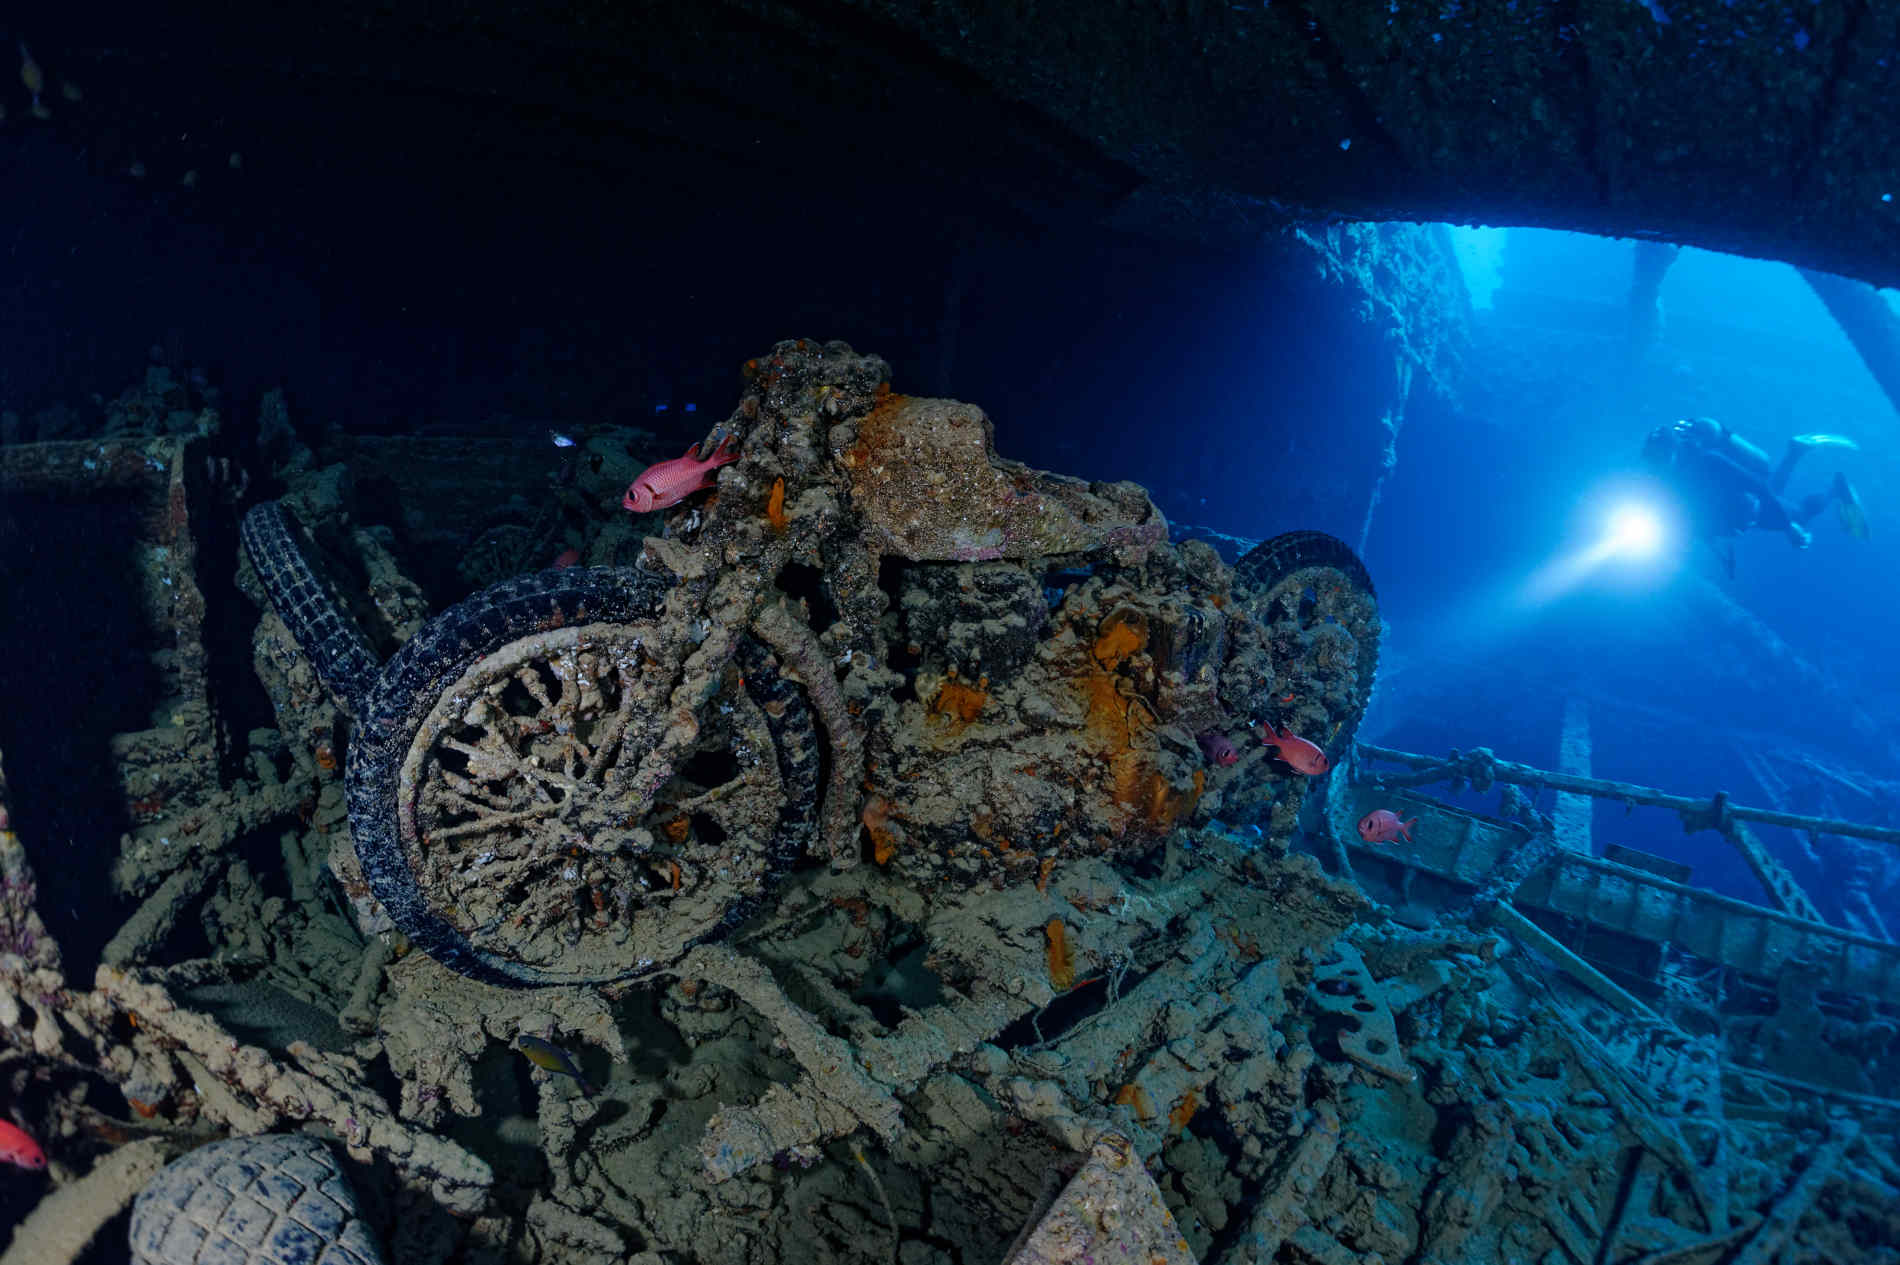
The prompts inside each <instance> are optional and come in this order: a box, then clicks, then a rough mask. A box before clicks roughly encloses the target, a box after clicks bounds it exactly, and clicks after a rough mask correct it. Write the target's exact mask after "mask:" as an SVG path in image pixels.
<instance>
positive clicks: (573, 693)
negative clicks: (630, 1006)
mask: <svg viewBox="0 0 1900 1265" xmlns="http://www.w3.org/2000/svg"><path fill="white" fill-rule="evenodd" d="M642 633H646V635H649V636H650V635H651V634H650V633H647V632H646V630H644V629H635V628H626V627H620V626H594V627H591V628H589V629H587V630H586V634H585V637H583V636H582V634H581V630H578V629H572V628H570V629H561V630H556V631H553V632H547V633H542V634H537V635H534V636H529V637H524V638H522V639H521V640H520V641H518V642H515V643H511V644H510V645H508V646H505V647H503V648H502V649H501V650H500V651H497V652H495V653H493V654H491V655H490V656H489V657H488V658H487V659H486V660H484V661H481V662H478V663H477V664H476V665H475V666H474V667H472V668H470V669H469V670H468V674H467V675H465V677H464V678H463V680H462V681H461V682H460V683H459V684H458V685H457V686H456V687H454V688H452V689H450V690H448V691H446V692H445V693H444V694H443V696H442V698H441V701H440V702H438V704H437V707H436V709H435V711H434V712H433V713H432V714H431V716H430V718H429V720H428V721H426V722H425V724H424V727H423V729H422V730H421V731H420V732H419V733H418V735H417V739H416V745H415V746H414V747H412V749H411V750H412V756H411V758H410V760H409V761H408V762H406V763H405V765H404V770H405V772H404V776H405V778H407V779H409V782H408V790H407V792H406V793H405V796H404V799H405V802H407V803H409V804H411V805H412V806H413V807H412V810H411V816H410V818H409V819H408V821H407V823H406V825H405V839H406V840H407V842H406V845H405V846H407V847H408V848H409V849H410V853H411V862H410V863H411V866H412V868H413V870H414V871H415V873H416V874H417V876H418V879H419V881H420V883H421V886H422V887H423V889H424V890H425V892H426V893H427V894H428V899H429V903H430V907H431V909H432V910H433V911H434V912H435V913H436V914H437V915H438V916H439V917H441V918H443V919H444V920H446V921H447V922H449V923H450V924H451V925H452V926H454V927H456V928H457V929H458V930H459V931H460V932H461V933H462V934H463V935H465V936H466V937H468V939H469V942H470V943H471V944H472V945H473V946H474V948H475V949H476V950H477V951H478V952H480V953H484V954H488V955H490V956H492V957H495V958H500V959H506V960H508V961H510V962H512V963H517V964H519V965H520V966H522V967H527V968H532V969H534V970H537V971H546V972H562V973H569V974H573V975H578V976H591V977H596V978H614V977H616V976H621V975H625V974H626V973H627V971H628V969H629V966H630V965H633V964H637V963H638V962H639V961H641V960H642V959H640V958H638V957H635V958H633V959H631V961H630V958H629V949H628V945H629V944H637V945H638V946H639V948H638V949H637V950H636V952H637V953H639V954H646V953H647V952H648V948H649V946H652V948H653V950H654V951H655V954H656V955H657V953H658V952H661V951H665V952H672V953H677V952H682V951H684V949H685V947H687V946H688V945H690V944H692V943H694V942H696V941H697V940H699V939H701V938H703V937H704V936H705V934H706V933H707V931H708V930H710V929H711V928H712V927H713V926H715V925H717V924H718V923H719V922H720V921H721V920H722V919H723V918H724V917H725V916H726V911H727V910H728V909H729V908H730V907H731V905H732V904H733V903H734V902H736V901H738V900H740V899H741V898H743V897H746V896H748V895H752V894H756V892H758V891H759V890H761V888H762V886H763V884H764V882H765V881H766V879H767V877H768V876H769V874H770V873H771V872H772V867H773V866H774V865H782V864H783V860H782V859H778V860H775V857H777V856H779V855H780V854H775V853H774V852H773V851H772V844H773V840H774V832H775V831H776V829H777V827H778V822H779V818H780V814H781V812H782V808H783V804H784V802H785V795H786V788H785V786H784V785H783V783H782V781H781V779H780V774H779V757H778V754H777V752H778V748H777V745H776V743H775V740H774V737H773V734H774V731H773V729H772V728H771V725H770V724H768V722H767V717H766V715H765V713H764V711H763V710H762V709H761V708H760V707H759V705H758V704H757V703H756V702H754V700H753V699H752V698H751V697H750V696H749V695H748V694H747V693H746V691H745V688H744V686H743V684H742V679H741V676H740V674H739V672H738V671H736V670H732V669H728V670H727V671H725V672H724V673H723V674H722V676H721V677H720V678H719V679H720V682H721V685H720V688H719V689H718V690H717V691H716V692H714V693H713V695H712V696H711V697H710V698H708V699H707V700H706V701H705V702H704V703H703V704H701V705H700V706H699V707H698V708H697V709H696V711H695V712H694V713H693V714H692V715H691V716H690V717H686V716H683V715H682V714H676V713H671V712H669V710H668V707H669V705H670V704H671V701H672V697H673V691H672V689H671V688H670V683H669V682H667V681H665V680H662V679H660V676H661V673H660V667H659V665H658V664H656V663H655V662H654V661H653V660H652V658H651V657H650V656H648V655H646V654H645V653H644V650H643V647H642V638H641V634H642ZM564 638H565V640H564ZM747 671H748V672H751V671H752V669H751V668H748V669H747ZM772 671H773V670H772V669H771V668H770V667H769V666H767V667H765V668H763V669H761V672H762V677H761V679H762V680H764V681H773V680H775V678H774V677H773V676H772V675H770V674H771V673H772ZM778 688H779V690H780V692H781V694H782V693H783V686H782V685H780V686H778ZM777 705H778V706H780V707H781V708H782V706H783V703H782V702H781V703H779V704H777ZM688 722H690V723H688ZM663 735H664V739H663ZM663 742H664V745H665V747H666V748H667V749H666V750H665V751H664V752H662V751H660V750H658V748H659V747H661V746H662V744H663ZM642 767H644V768H646V769H647V770H649V772H652V771H653V770H655V769H662V770H664V776H663V777H660V778H659V779H658V781H657V784H656V785H653V786H651V787H648V788H640V787H636V786H634V785H633V784H632V782H631V779H623V776H622V772H623V770H631V769H634V768H642ZM715 875H716V876H717V877H716V879H715V878H714V877H713V876H715Z"/></svg>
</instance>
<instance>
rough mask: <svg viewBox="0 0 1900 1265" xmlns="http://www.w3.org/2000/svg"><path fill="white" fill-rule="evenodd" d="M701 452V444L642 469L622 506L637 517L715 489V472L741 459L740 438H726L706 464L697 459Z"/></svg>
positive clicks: (630, 485) (622, 498) (714, 450)
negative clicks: (696, 455)
mask: <svg viewBox="0 0 1900 1265" xmlns="http://www.w3.org/2000/svg"><path fill="white" fill-rule="evenodd" d="M698 450H699V445H698V444H694V445H693V446H692V447H691V448H688V449H687V450H686V451H685V453H683V454H682V455H680V456H678V457H675V458H673V459H672V460H671V461H662V462H660V463H659V464H658V465H651V466H648V467H647V468H646V469H645V470H642V471H641V472H640V473H639V474H638V475H637V476H636V477H635V478H634V480H633V482H632V483H629V484H628V485H627V494H626V495H625V496H623V497H621V498H620V507H621V508H622V509H628V510H632V511H633V512H634V513H636V514H646V513H650V512H651V511H653V510H663V509H670V508H672V507H673V506H675V505H678V504H679V503H680V502H681V501H683V500H685V499H686V498H687V497H689V496H691V495H692V494H693V493H695V492H698V491H701V490H702V489H704V488H709V487H711V486H712V485H713V471H715V470H717V469H718V468H719V467H720V466H723V465H725V464H726V463H727V462H731V461H737V460H738V459H739V449H738V437H737V436H734V435H728V436H726V438H725V439H724V440H722V441H720V444H719V447H717V448H715V449H713V451H712V455H711V456H709V457H707V458H706V459H705V460H704V461H701V460H700V459H699V458H697V457H695V456H693V454H694V453H695V452H697V451H698Z"/></svg>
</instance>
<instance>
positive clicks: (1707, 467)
mask: <svg viewBox="0 0 1900 1265" xmlns="http://www.w3.org/2000/svg"><path fill="white" fill-rule="evenodd" d="M1675 467H1676V472H1675V484H1676V488H1677V490H1678V491H1679V492H1680V493H1681V494H1682V497H1683V499H1684V500H1685V501H1686V502H1687V503H1688V506H1689V512H1690V513H1691V515H1693V516H1694V518H1695V521H1696V523H1697V524H1698V526H1700V527H1701V529H1702V530H1703V532H1705V533H1706V534H1708V535H1710V536H1715V537H1720V536H1733V535H1738V534H1740V533H1742V532H1745V531H1747V530H1749V529H1750V528H1751V527H1760V528H1764V529H1766V530H1768V531H1780V532H1785V531H1787V530H1788V529H1789V528H1790V527H1792V526H1794V525H1796V524H1800V523H1805V522H1807V521H1808V520H1809V519H1811V518H1813V517H1814V516H1815V515H1817V514H1819V513H1820V512H1821V511H1822V510H1824V509H1826V508H1827V495H1826V494H1825V493H1816V494H1815V495H1813V496H1809V497H1807V498H1805V499H1804V500H1803V501H1802V502H1801V504H1800V505H1799V506H1797V507H1795V508H1793V509H1790V508H1789V507H1788V506H1787V505H1786V504H1784V503H1783V502H1782V500H1781V498H1780V497H1778V496H1776V495H1775V492H1774V489H1773V487H1772V486H1771V485H1770V482H1769V480H1770V474H1769V472H1768V471H1765V470H1757V469H1754V468H1753V463H1745V462H1743V461H1741V460H1738V459H1737V458H1736V457H1734V456H1731V455H1730V454H1729V453H1727V452H1725V451H1723V450H1721V449H1718V448H1708V447H1703V446H1701V445H1699V444H1685V445H1684V446H1683V447H1682V449H1681V450H1680V451H1679V452H1678V453H1677V454H1676V461H1675Z"/></svg>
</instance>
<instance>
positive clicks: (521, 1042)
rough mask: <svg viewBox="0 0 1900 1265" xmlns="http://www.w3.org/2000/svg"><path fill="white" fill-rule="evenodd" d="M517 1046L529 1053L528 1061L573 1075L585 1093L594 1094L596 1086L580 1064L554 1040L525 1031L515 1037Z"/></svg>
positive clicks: (551, 1070)
mask: <svg viewBox="0 0 1900 1265" xmlns="http://www.w3.org/2000/svg"><path fill="white" fill-rule="evenodd" d="M515 1048H516V1049H517V1050H520V1051H521V1052H522V1053H523V1054H525V1055H527V1056H528V1062H530V1063H532V1064H534V1065H535V1066H536V1067H538V1068H542V1069H544V1070H546V1071H549V1072H558V1073H559V1074H561V1075H562V1076H572V1077H573V1078H574V1079H575V1080H577V1081H579V1082H580V1086H581V1092H582V1093H583V1094H586V1095H587V1096H588V1097H589V1098H592V1097H593V1096H594V1093H595V1090H594V1087H593V1086H592V1085H591V1084H589V1083H588V1081H587V1078H586V1077H585V1076H582V1075H581V1068H580V1064H578V1063H576V1062H575V1061H574V1056H573V1055H571V1054H569V1053H568V1052H567V1051H566V1050H563V1049H562V1048H561V1047H560V1046H558V1045H555V1044H554V1043H553V1042H552V1041H544V1040H542V1039H541V1038H540V1037H537V1036H532V1035H530V1034H528V1033H526V1032H524V1033H522V1034H520V1035H519V1036H517V1037H516V1038H515Z"/></svg>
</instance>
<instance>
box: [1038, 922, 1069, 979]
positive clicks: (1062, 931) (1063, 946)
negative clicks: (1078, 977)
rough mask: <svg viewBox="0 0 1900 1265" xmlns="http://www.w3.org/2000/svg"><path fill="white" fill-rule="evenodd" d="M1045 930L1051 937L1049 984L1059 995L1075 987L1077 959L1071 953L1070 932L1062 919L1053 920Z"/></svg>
mask: <svg viewBox="0 0 1900 1265" xmlns="http://www.w3.org/2000/svg"><path fill="white" fill-rule="evenodd" d="M1043 930H1044V931H1045V932H1046V933H1047V935H1048V936H1049V982H1050V983H1051V984H1053V985H1055V989H1056V991H1057V992H1058V993H1066V992H1068V991H1069V990H1070V989H1071V988H1074V987H1075V959H1074V958H1073V957H1072V956H1071V955H1070V953H1069V931H1068V928H1066V927H1064V926H1063V925H1062V919H1060V918H1051V919H1050V920H1049V925H1048V926H1047V927H1045V928H1043Z"/></svg>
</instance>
